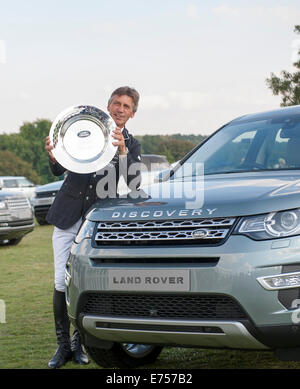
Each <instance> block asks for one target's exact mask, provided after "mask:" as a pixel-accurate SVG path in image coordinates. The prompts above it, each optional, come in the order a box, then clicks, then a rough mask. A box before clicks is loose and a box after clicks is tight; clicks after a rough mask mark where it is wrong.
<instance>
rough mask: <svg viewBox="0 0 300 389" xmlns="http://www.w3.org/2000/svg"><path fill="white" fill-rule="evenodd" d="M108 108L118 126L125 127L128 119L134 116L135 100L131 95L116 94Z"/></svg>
mask: <svg viewBox="0 0 300 389" xmlns="http://www.w3.org/2000/svg"><path fill="white" fill-rule="evenodd" d="M107 110H108V112H109V113H110V116H111V117H112V118H113V120H114V122H115V123H116V125H117V127H119V128H123V127H124V126H125V124H126V122H127V120H128V119H130V118H133V116H134V112H133V100H132V98H131V97H130V96H127V95H122V96H114V97H113V99H112V101H111V103H110V104H108V106H107Z"/></svg>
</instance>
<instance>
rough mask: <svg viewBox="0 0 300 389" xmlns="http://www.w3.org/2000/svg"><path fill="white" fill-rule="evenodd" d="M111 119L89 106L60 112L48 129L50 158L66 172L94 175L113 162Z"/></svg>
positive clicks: (114, 151)
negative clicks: (51, 154)
mask: <svg viewBox="0 0 300 389" xmlns="http://www.w3.org/2000/svg"><path fill="white" fill-rule="evenodd" d="M115 127H116V126H115V123H114V121H113V120H112V118H111V117H110V116H109V115H108V114H106V113H105V112H103V111H101V110H100V109H99V108H96V107H93V106H90V105H79V106H75V107H70V108H67V109H66V110H64V111H63V112H61V113H60V114H59V115H58V116H57V117H56V119H55V120H54V122H53V123H52V126H51V128H50V133H49V137H50V144H51V145H52V146H53V150H52V153H53V156H54V157H55V159H56V160H57V162H59V163H60V164H61V165H62V166H63V167H64V168H65V169H67V170H69V171H72V172H75V173H92V172H96V171H98V170H100V169H102V168H103V167H105V166H106V165H108V163H109V162H110V161H111V160H112V159H113V157H114V155H115V154H116V152H117V146H113V144H112V142H113V141H114V140H115V139H114V138H113V137H112V130H113V129H114V128H115Z"/></svg>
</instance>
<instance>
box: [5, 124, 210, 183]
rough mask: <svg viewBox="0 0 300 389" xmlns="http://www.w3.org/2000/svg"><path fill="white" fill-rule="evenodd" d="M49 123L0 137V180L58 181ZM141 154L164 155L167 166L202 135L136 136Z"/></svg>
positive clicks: (199, 140) (201, 138)
mask: <svg viewBox="0 0 300 389" xmlns="http://www.w3.org/2000/svg"><path fill="white" fill-rule="evenodd" d="M51 124H52V123H51V121H50V120H47V119H39V120H36V121H34V122H28V123H24V124H23V125H22V126H21V127H20V130H19V132H18V133H13V134H0V176H5V175H8V176H26V177H27V178H28V179H29V180H31V181H32V182H34V183H35V184H45V183H48V182H52V181H55V180H58V178H57V177H54V176H53V174H52V173H51V171H50V169H49V162H48V156H47V153H46V152H45V149H44V147H45V138H46V136H47V135H48V134H49V131H50V127H51ZM136 138H137V139H138V140H139V142H140V143H141V147H142V153H143V154H162V155H165V156H166V157H167V159H168V161H169V162H170V163H173V162H175V161H177V160H179V159H181V158H182V157H183V156H184V155H185V154H186V153H187V152H188V151H190V150H191V149H192V148H193V147H194V146H195V145H196V144H198V143H200V142H202V141H203V139H205V136H203V135H181V134H175V135H144V136H136Z"/></svg>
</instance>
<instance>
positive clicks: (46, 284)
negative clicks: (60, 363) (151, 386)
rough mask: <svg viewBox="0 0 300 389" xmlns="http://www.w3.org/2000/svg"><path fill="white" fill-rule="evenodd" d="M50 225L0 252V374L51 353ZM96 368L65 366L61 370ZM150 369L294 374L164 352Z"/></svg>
mask: <svg viewBox="0 0 300 389" xmlns="http://www.w3.org/2000/svg"><path fill="white" fill-rule="evenodd" d="M52 228H53V227H52V226H43V227H41V226H38V225H37V226H36V227H35V230H34V231H33V232H32V233H30V234H28V235H27V236H25V238H24V239H23V240H22V241H21V243H20V244H19V245H17V246H14V247H0V299H2V300H4V301H5V304H6V323H0V351H1V352H0V369H45V368H47V363H48V361H49V359H50V358H51V357H52V355H53V353H54V352H55V349H56V338H55V332H54V323H53V314H52V291H53V259H52V247H51V234H52ZM95 368H99V367H98V366H97V365H96V364H95V363H94V362H93V361H91V362H90V363H89V365H87V366H79V365H76V364H75V363H73V362H69V363H68V364H67V365H66V366H64V367H63V369H95ZM146 368H152V369H153V368H154V369H164V368H168V369H176V368H181V369H184V368H187V369H298V368H300V362H299V363H298V362H281V361H279V360H278V359H277V358H276V357H275V356H274V355H273V353H271V352H256V351H227V350H205V349H193V348H187V349H183V348H182V349H181V348H165V349H164V350H163V352H162V353H161V355H160V356H159V358H158V360H157V361H156V363H155V364H153V365H149V366H146Z"/></svg>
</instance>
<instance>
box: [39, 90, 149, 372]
mask: <svg viewBox="0 0 300 389" xmlns="http://www.w3.org/2000/svg"><path fill="white" fill-rule="evenodd" d="M138 102H139V94H138V92H137V91H136V90H135V89H133V88H130V87H120V88H118V89H116V90H115V91H114V92H113V93H112V95H111V97H110V99H109V101H108V106H107V110H108V112H109V114H110V118H111V119H112V120H113V122H114V124H113V127H114V129H113V130H112V131H111V133H110V132H109V131H108V132H107V131H106V129H104V130H103V133H104V137H103V135H102V132H101V128H102V127H101V125H100V126H99V127H96V124H97V123H98V119H99V118H100V119H101V118H102V116H101V115H104V116H105V117H108V115H105V114H104V113H103V112H102V111H100V110H98V109H97V108H94V107H89V106H82V107H83V110H82V111H81V112H83V114H81V116H80V117H79V118H78V120H77V122H76V114H74V115H73V116H72V115H69V116H68V120H69V122H68V123H71V124H69V125H66V123H67V120H66V121H65V123H64V125H62V124H61V123H62V122H63V120H61V118H60V120H58V121H57V124H56V125H53V126H54V130H53V131H52V134H54V136H52V138H51V136H48V137H47V138H46V145H45V150H46V151H47V153H48V154H49V164H50V168H51V171H52V173H53V174H54V175H55V176H60V175H62V174H63V173H64V172H65V171H67V172H68V174H67V177H66V178H65V180H64V183H63V185H62V186H61V189H60V190H59V192H58V193H57V195H56V197H55V200H54V202H53V204H52V206H51V208H50V210H49V212H48V215H47V221H48V222H49V223H50V224H53V225H54V231H53V236H52V244H53V253H54V293H53V312H54V322H55V330H56V336H57V343H58V348H57V350H56V352H55V354H54V356H53V358H52V359H51V360H50V362H49V363H48V366H49V367H50V368H52V369H55V368H59V367H61V366H63V365H64V364H65V363H66V362H67V361H69V360H71V359H72V358H73V360H74V361H75V362H76V363H79V364H86V363H88V358H87V355H86V354H85V352H84V350H83V348H82V344H81V339H80V333H79V331H78V330H77V329H75V331H74V333H73V336H72V338H71V340H70V334H69V331H70V321H69V318H68V315H67V308H66V302H65V283H64V277H65V265H66V262H67V260H68V257H69V253H70V249H71V246H72V244H73V241H74V238H75V236H76V234H77V232H78V229H79V227H80V225H81V223H82V218H83V216H84V215H85V213H86V211H87V210H88V209H89V208H90V207H91V206H92V205H93V203H95V201H96V200H97V199H99V197H101V196H99V191H98V190H97V185H98V184H99V181H100V180H101V179H103V178H104V177H105V174H103V170H104V171H105V166H104V167H103V168H104V169H102V172H99V171H98V173H97V171H92V172H90V171H89V168H92V169H94V166H96V165H95V164H97V163H98V165H101V164H102V165H103V163H104V164H105V165H110V167H113V168H114V170H115V173H116V174H115V175H113V177H115V179H110V180H108V181H107V184H108V186H110V185H111V186H112V187H113V188H114V189H115V188H116V186H117V183H118V178H119V176H120V172H121V171H123V173H124V166H126V168H125V169H127V170H126V171H125V181H126V183H127V185H128V186H129V187H130V183H131V182H135V187H136V188H138V186H139V181H140V170H139V169H137V168H135V169H133V172H132V171H130V167H132V166H133V165H134V164H138V165H137V166H139V163H140V160H141V146H140V144H139V142H138V141H137V140H136V139H135V138H134V137H133V136H132V135H131V134H130V133H129V132H128V130H127V129H126V128H125V124H126V123H127V121H128V120H129V119H130V118H133V117H134V115H135V112H136V111H137V107H138ZM82 107H81V106H80V107H79V108H82ZM77 108H78V107H77ZM95 112H96V113H95ZM89 115H90V119H91V120H90V119H89ZM74 118H75V119H74ZM80 119H84V120H83V121H81V124H80ZM105 120H106V119H105ZM78 123H79V126H78ZM82 123H84V124H85V126H83V127H82ZM95 123H96V124H95ZM100 124H101V123H100ZM80 125H81V127H82V128H81V127H80ZM76 126H77V127H76ZM51 129H52V127H51ZM68 131H69V134H70V135H68ZM99 133H101V134H100V135H99ZM50 134H51V131H50ZM74 134H75V135H74ZM93 136H94V138H93ZM99 136H100V137H99ZM63 137H64V138H63ZM60 139H63V140H62V141H61V144H63V142H64V141H65V145H64V146H61V149H62V150H63V153H64V154H66V155H67V154H69V153H68V150H69V148H70V147H71V146H70V145H72V147H73V146H74V144H77V146H78V145H79V147H77V148H79V149H81V150H78V151H74V155H73V156H72V158H69V156H68V158H69V159H70V161H69V160H67V159H66V163H65V164H64V163H61V160H62V161H63V162H64V158H61V160H60V161H58V160H57V159H58V158H57V156H59V155H60V154H59V150H58V149H59V142H60ZM93 139H94V141H93ZM103 139H104V140H103ZM97 140H99V141H97ZM76 142H77V143H76ZM87 142H89V143H87ZM98 144H99V148H102V149H103V153H101V152H99V150H98V149H97V148H98ZM80 145H82V146H80ZM84 145H87V148H89V149H90V150H93V149H95V155H94V158H91V157H90V156H89V157H87V158H86V161H87V163H86V166H84V167H83V168H82V170H83V171H84V172H82V170H81V166H79V167H78V168H77V167H75V169H74V170H72V164H73V165H74V166H75V165H76V162H77V161H76V158H77V159H78V160H79V164H78V165H80V164H81V160H80V158H81V157H82V155H83V154H82V153H83V151H82V150H84V147H85V146H84ZM55 147H56V148H57V150H58V151H57V152H56V149H55ZM107 150H108V151H107ZM71 152H72V151H70V153H71ZM76 152H77V154H76ZM91 152H92V151H91ZM80 153H81V154H80ZM105 153H106V155H105ZM107 154H109V156H108V157H107ZM79 155H80V158H79V157H78V156H79ZM111 155H112V156H113V158H112V159H111ZM74 156H75V157H74ZM98 156H99V158H98ZM101 159H102V160H101ZM107 159H108V160H109V161H108V163H106V162H107ZM98 160H99V161H98ZM82 161H84V157H82ZM90 161H96V162H90ZM99 162H100V164H99ZM93 164H94V165H93ZM66 165H68V166H66ZM83 165H84V163H83ZM88 165H89V166H88ZM70 166H71V167H70ZM97 170H98V169H97ZM99 170H100V169H99ZM131 170H132V169H131ZM112 181H113V182H112ZM108 193H115V190H113V191H110V190H109V188H108Z"/></svg>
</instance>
